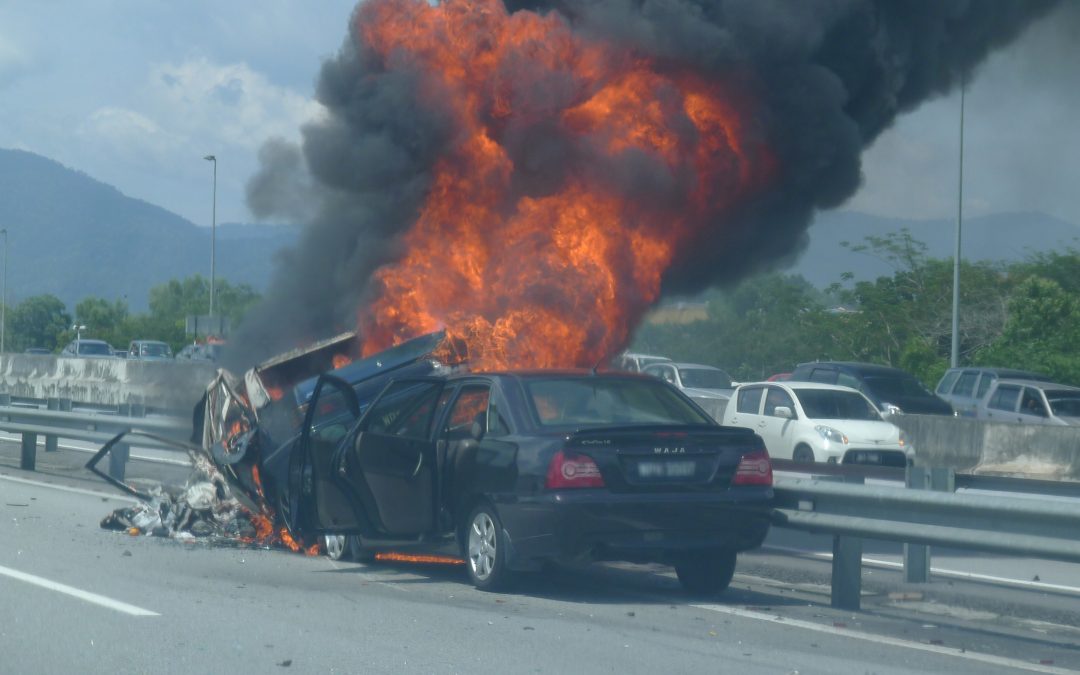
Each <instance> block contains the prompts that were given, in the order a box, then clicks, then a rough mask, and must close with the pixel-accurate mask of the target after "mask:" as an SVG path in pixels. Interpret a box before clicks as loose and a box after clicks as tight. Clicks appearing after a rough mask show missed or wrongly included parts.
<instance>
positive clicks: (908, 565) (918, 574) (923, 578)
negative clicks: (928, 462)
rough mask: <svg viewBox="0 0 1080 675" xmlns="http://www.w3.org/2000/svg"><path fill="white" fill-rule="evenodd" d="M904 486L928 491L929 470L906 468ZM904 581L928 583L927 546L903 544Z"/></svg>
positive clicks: (928, 553) (913, 467) (928, 561)
mask: <svg viewBox="0 0 1080 675" xmlns="http://www.w3.org/2000/svg"><path fill="white" fill-rule="evenodd" d="M904 485H905V487H907V488H909V489H911V490H926V489H929V487H930V469H928V468H926V467H925V466H908V468H907V473H906V475H905V477H904ZM904 581H906V582H907V583H909V584H925V583H929V582H930V547H929V546H925V545H923V544H904Z"/></svg>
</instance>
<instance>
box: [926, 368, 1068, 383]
mask: <svg viewBox="0 0 1080 675" xmlns="http://www.w3.org/2000/svg"><path fill="white" fill-rule="evenodd" d="M965 370H974V371H977V372H980V373H993V374H994V375H997V376H998V377H1006V378H1009V379H1010V380H1039V381H1042V382H1049V381H1050V379H1049V378H1047V379H1045V380H1044V379H1042V378H1043V377H1044V376H1043V375H1040V374H1039V373H1036V372H1034V371H1031V370H1019V369H1017V368H987V367H984V366H964V367H958V368H949V370H948V371H946V372H950V373H959V372H963V371H965ZM1032 376H1035V377H1032Z"/></svg>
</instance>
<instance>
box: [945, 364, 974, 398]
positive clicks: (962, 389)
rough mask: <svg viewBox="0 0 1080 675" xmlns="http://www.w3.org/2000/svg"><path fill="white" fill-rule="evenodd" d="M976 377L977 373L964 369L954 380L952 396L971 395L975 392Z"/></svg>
mask: <svg viewBox="0 0 1080 675" xmlns="http://www.w3.org/2000/svg"><path fill="white" fill-rule="evenodd" d="M978 378H979V373H977V372H976V371H974V370H965V371H964V372H963V374H961V375H960V379H959V380H957V381H956V386H955V387H953V390H952V393H953V396H971V395H972V394H973V393H974V392H975V380H977V379H978Z"/></svg>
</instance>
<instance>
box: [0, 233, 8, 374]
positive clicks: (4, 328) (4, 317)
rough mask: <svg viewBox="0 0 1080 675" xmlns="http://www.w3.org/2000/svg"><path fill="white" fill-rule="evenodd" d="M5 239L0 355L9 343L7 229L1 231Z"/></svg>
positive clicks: (0, 307) (0, 313)
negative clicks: (6, 340)
mask: <svg viewBox="0 0 1080 675" xmlns="http://www.w3.org/2000/svg"><path fill="white" fill-rule="evenodd" d="M0 235H3V237H4V282H3V290H2V291H0V354H3V353H5V348H6V346H7V343H6V342H5V339H6V338H7V258H8V255H7V228H6V227H5V228H4V229H2V230H0Z"/></svg>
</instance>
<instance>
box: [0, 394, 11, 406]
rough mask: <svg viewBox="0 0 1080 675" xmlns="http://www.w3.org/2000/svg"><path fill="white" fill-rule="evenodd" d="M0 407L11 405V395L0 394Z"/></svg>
mask: <svg viewBox="0 0 1080 675" xmlns="http://www.w3.org/2000/svg"><path fill="white" fill-rule="evenodd" d="M0 405H11V394H0Z"/></svg>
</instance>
